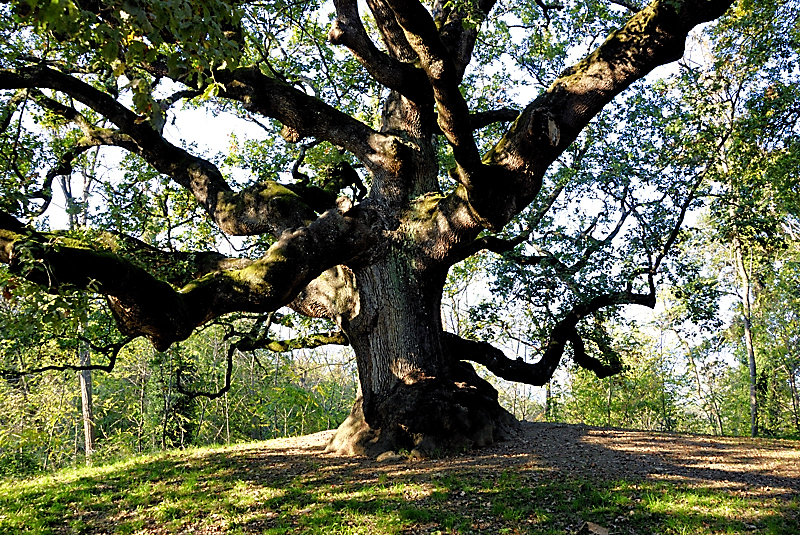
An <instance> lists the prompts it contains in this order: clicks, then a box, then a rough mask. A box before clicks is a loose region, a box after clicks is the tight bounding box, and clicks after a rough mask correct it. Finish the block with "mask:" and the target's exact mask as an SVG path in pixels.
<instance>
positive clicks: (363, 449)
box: [326, 362, 519, 457]
mask: <svg viewBox="0 0 800 535" xmlns="http://www.w3.org/2000/svg"><path fill="white" fill-rule="evenodd" d="M454 368H455V369H454V370H453V372H454V373H452V374H451V377H450V378H449V379H438V378H424V379H421V380H419V381H417V382H415V383H413V384H405V383H402V382H398V384H397V385H396V386H395V387H394V388H393V389H392V390H391V391H390V393H389V394H388V395H386V396H384V397H383V398H382V399H381V400H380V401H378V402H377V403H375V407H374V408H373V410H372V411H371V414H370V418H369V423H368V420H367V419H366V418H365V416H364V406H363V399H362V398H361V397H359V398H358V399H357V400H356V403H355V404H354V406H353V409H352V411H351V412H350V415H349V416H348V417H347V419H346V420H345V421H344V423H342V425H341V426H339V428H338V430H337V431H336V433H335V434H334V436H333V437H332V438H331V440H330V442H329V443H328V446H327V448H326V451H328V452H335V453H339V454H343V455H366V456H368V457H377V456H379V455H381V454H383V453H385V452H390V451H391V452H402V451H406V452H410V455H411V456H412V457H441V456H445V455H448V454H452V453H458V452H462V451H464V450H468V449H471V448H476V447H483V446H489V445H491V444H494V443H495V442H498V441H502V440H507V439H510V438H513V437H514V436H515V435H516V434H517V432H518V427H519V423H518V422H517V420H516V419H515V418H514V416H512V415H511V414H510V413H509V412H508V411H506V410H505V409H504V408H503V407H501V406H500V404H499V403H498V401H497V391H496V390H495V389H494V387H492V386H491V385H490V384H489V383H488V382H486V381H485V380H483V379H481V378H480V377H478V375H477V374H476V373H475V371H474V370H473V369H472V367H471V366H469V365H468V364H465V363H461V362H459V363H458V364H457V365H455V366H454Z"/></svg>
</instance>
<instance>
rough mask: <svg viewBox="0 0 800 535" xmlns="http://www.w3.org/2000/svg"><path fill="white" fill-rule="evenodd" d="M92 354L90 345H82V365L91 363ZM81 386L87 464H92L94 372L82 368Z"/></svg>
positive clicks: (93, 446)
mask: <svg viewBox="0 0 800 535" xmlns="http://www.w3.org/2000/svg"><path fill="white" fill-rule="evenodd" d="M91 358H92V357H91V354H90V352H89V348H88V347H85V346H83V347H81V355H80V365H81V366H89V365H91ZM78 378H79V380H80V386H81V416H82V418H83V444H84V452H85V454H86V464H91V462H92V455H93V454H94V450H95V426H94V410H93V405H92V372H91V370H81V371H80V373H79V374H78Z"/></svg>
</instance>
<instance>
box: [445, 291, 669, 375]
mask: <svg viewBox="0 0 800 535" xmlns="http://www.w3.org/2000/svg"><path fill="white" fill-rule="evenodd" d="M655 301H656V296H655V290H654V289H651V291H650V293H648V294H638V293H633V292H616V293H611V294H607V295H601V296H598V297H595V298H593V299H591V300H589V301H588V302H585V303H579V304H577V305H575V306H574V307H573V308H572V310H571V311H570V312H569V313H568V314H567V315H566V316H565V317H564V318H563V319H561V320H560V321H559V322H558V323H556V324H555V326H554V327H553V330H552V331H551V333H550V338H549V339H548V341H547V345H546V346H545V348H544V351H543V352H542V356H541V358H540V359H539V360H538V361H537V362H535V363H528V362H525V361H524V360H522V359H521V358H517V359H516V360H512V359H510V358H508V357H506V356H505V354H504V353H503V352H502V351H500V350H499V349H497V348H495V347H494V346H492V345H490V344H488V343H486V342H478V341H473V340H465V339H463V338H461V337H459V336H456V335H455V334H450V333H445V335H446V339H447V343H448V345H449V348H450V351H451V353H452V354H453V355H458V358H459V359H461V360H470V361H472V362H477V363H478V364H482V365H484V366H486V368H487V369H488V370H489V371H490V372H492V373H493V374H495V375H497V376H498V377H502V378H503V379H508V380H509V381H515V382H521V383H526V384H531V385H535V386H541V385H544V384H546V383H547V382H548V381H549V380H550V378H551V377H552V376H553V373H555V371H556V368H557V367H558V365H559V363H560V362H561V357H562V356H563V355H564V350H565V349H566V344H567V342H569V343H570V344H571V346H572V351H573V358H574V360H575V363H576V364H578V365H579V366H581V367H583V368H586V369H588V370H591V371H593V372H595V374H597V376H598V377H601V378H602V377H607V376H609V375H613V374H615V373H619V371H621V368H620V366H619V362H618V361H615V360H612V362H611V363H604V362H602V361H600V360H598V359H597V358H595V357H593V356H591V355H589V354H588V353H587V352H586V348H585V345H584V342H583V339H582V338H581V335H580V333H579V332H578V330H577V328H576V327H577V325H578V323H579V322H580V321H581V320H583V319H584V318H586V317H588V316H589V315H591V314H594V313H595V312H597V311H599V310H601V309H603V308H607V307H610V306H619V305H631V304H635V305H642V306H646V307H648V308H653V307H654V306H655ZM601 350H603V352H604V353H606V354H608V353H609V352H610V351H609V348H603V347H601Z"/></svg>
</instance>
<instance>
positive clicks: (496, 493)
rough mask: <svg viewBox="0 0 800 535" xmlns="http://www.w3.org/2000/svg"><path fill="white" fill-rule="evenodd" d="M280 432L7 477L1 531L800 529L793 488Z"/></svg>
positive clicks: (1, 495)
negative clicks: (630, 474) (328, 444)
mask: <svg viewBox="0 0 800 535" xmlns="http://www.w3.org/2000/svg"><path fill="white" fill-rule="evenodd" d="M282 444H285V442H280V441H273V442H265V443H255V444H247V445H240V446H231V447H224V448H208V449H196V450H187V451H176V452H169V453H162V454H158V455H153V456H141V457H135V458H131V459H129V460H126V461H123V462H118V463H115V464H109V465H104V466H94V467H88V468H81V469H72V470H65V471H61V472H57V473H55V474H52V475H47V476H43V477H38V478H34V479H25V480H5V481H3V482H2V483H0V533H2V534H15V533H30V534H49V533H115V534H150V533H195V534H203V533H209V534H210V533H230V534H244V533H266V534H278V533H320V534H323V533H324V534H339V533H341V534H355V533H361V534H368V535H378V534H384V533H385V534H389V533H458V534H466V533H548V534H563V533H578V532H581V533H590V534H591V533H593V532H595V531H594V530H597V529H598V528H596V527H595V526H594V524H596V525H597V526H601V527H602V528H604V529H606V530H608V532H609V533H612V534H622V533H631V534H637V535H638V534H645V535H650V534H659V535H660V534H676V535H678V534H680V535H684V534H710V533H725V534H734V533H769V534H787V535H788V534H798V533H800V497H798V495H797V494H791V493H788V494H787V493H786V492H785V490H784V491H780V492H778V491H775V492H771V489H769V488H762V487H758V488H757V487H753V488H750V489H748V488H742V489H739V490H731V489H730V488H725V487H719V488H715V487H714V486H703V485H698V484H697V483H696V482H695V483H689V482H686V481H681V480H676V481H669V480H650V479H638V480H617V481H596V480H592V479H589V478H587V477H578V476H576V475H575V474H570V473H565V472H563V471H554V470H553V469H552V468H550V467H547V466H543V465H540V464H537V463H536V462H524V463H523V462H518V463H516V464H512V465H509V466H506V467H501V466H502V465H499V464H497V463H494V464H493V463H492V462H491V459H485V460H482V459H481V458H480V457H479V456H478V457H475V456H473V457H470V456H465V457H463V458H459V459H460V460H459V459H455V460H444V461H417V462H410V461H408V462H406V461H402V462H399V463H395V464H379V463H376V462H373V461H369V460H365V459H357V458H342V457H330V456H325V455H323V454H321V453H319V452H318V451H314V450H309V449H293V450H290V449H286V448H285V447H283V446H282ZM495 457H497V456H496V455H495ZM587 522H591V523H593V524H592V525H585V523H587ZM581 528H583V530H582V531H581ZM600 533H602V531H601V532H600Z"/></svg>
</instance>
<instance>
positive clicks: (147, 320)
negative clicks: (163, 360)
mask: <svg viewBox="0 0 800 535" xmlns="http://www.w3.org/2000/svg"><path fill="white" fill-rule="evenodd" d="M14 221H15V220H14V218H12V217H10V216H8V217H3V218H2V222H3V223H6V222H8V223H9V224H8V225H7V226H6V229H5V230H0V262H3V263H6V264H8V265H9V269H10V271H12V272H14V273H16V274H18V275H19V276H22V277H25V278H26V279H28V280H30V281H32V282H35V283H37V284H40V285H42V286H43V287H45V288H49V289H50V290H51V291H56V290H59V289H62V288H79V289H86V290H90V291H94V292H96V293H99V294H102V295H105V296H106V298H107V300H108V302H109V305H110V307H111V310H112V312H113V314H114V316H115V319H116V321H117V325H118V327H119V329H120V331H121V332H122V333H123V334H125V335H127V336H146V337H148V338H149V339H150V340H151V341H152V342H153V345H154V346H155V347H156V348H157V349H160V350H163V349H165V348H167V347H169V345H170V344H171V343H173V342H175V341H178V340H183V339H185V338H187V337H188V336H189V335H190V334H191V333H192V331H193V330H194V329H195V328H196V327H197V326H199V325H202V324H203V323H205V322H207V321H209V320H211V319H213V318H215V317H218V316H220V315H222V314H225V313H228V312H233V311H253V312H264V311H270V310H276V309H277V308H279V307H281V306H283V305H286V304H287V303H289V302H290V301H292V299H294V298H295V296H296V295H297V293H298V292H299V291H300V290H301V289H303V288H304V287H306V286H307V285H308V284H309V283H310V282H311V281H312V280H314V279H315V278H316V277H317V276H318V275H319V274H320V273H322V272H324V271H325V270H327V269H329V268H331V267H333V266H336V265H339V264H343V263H346V262H348V261H351V260H353V259H354V258H356V257H358V256H359V255H361V254H363V253H366V252H369V251H371V250H372V249H373V248H374V246H375V245H376V244H377V243H378V242H379V241H380V240H381V238H382V233H383V231H384V223H383V220H382V219H381V217H380V216H379V215H378V214H377V212H376V211H375V210H373V209H371V208H369V207H368V206H364V205H362V206H360V207H359V208H358V209H353V210H350V212H348V213H344V214H343V213H341V212H339V211H338V210H330V211H328V212H326V213H325V214H323V215H322V216H320V217H319V218H318V219H317V220H315V221H314V222H313V223H312V224H310V225H309V226H307V227H303V228H300V229H296V230H293V231H287V232H284V233H283V234H282V235H281V237H280V239H278V241H276V242H275V243H274V244H273V245H272V246H271V247H270V248H269V249H268V250H267V252H266V254H265V255H264V256H263V257H262V258H260V259H258V260H256V261H253V262H252V263H249V264H247V265H245V266H244V267H239V268H235V269H228V270H224V271H214V272H212V273H209V274H208V275H205V276H203V277H201V278H199V279H195V280H192V281H190V282H188V283H187V284H185V285H184V286H182V287H181V288H180V289H177V290H176V289H175V288H174V287H173V286H171V285H170V284H168V283H167V282H164V281H163V280H161V279H159V278H157V277H156V276H154V275H153V274H152V273H150V272H149V271H148V270H146V269H144V268H142V267H141V266H139V265H136V264H135V263H134V262H132V261H131V260H128V259H127V258H125V257H124V256H122V255H119V254H115V253H114V252H113V251H111V250H109V249H107V248H102V247H97V246H92V245H91V244H86V243H82V242H81V241H78V240H70V239H66V238H62V237H59V236H52V235H44V234H41V233H38V232H36V231H33V230H32V229H27V228H24V230H22V231H19V230H20V229H19V222H16V224H15V223H14ZM14 229H16V230H14Z"/></svg>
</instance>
